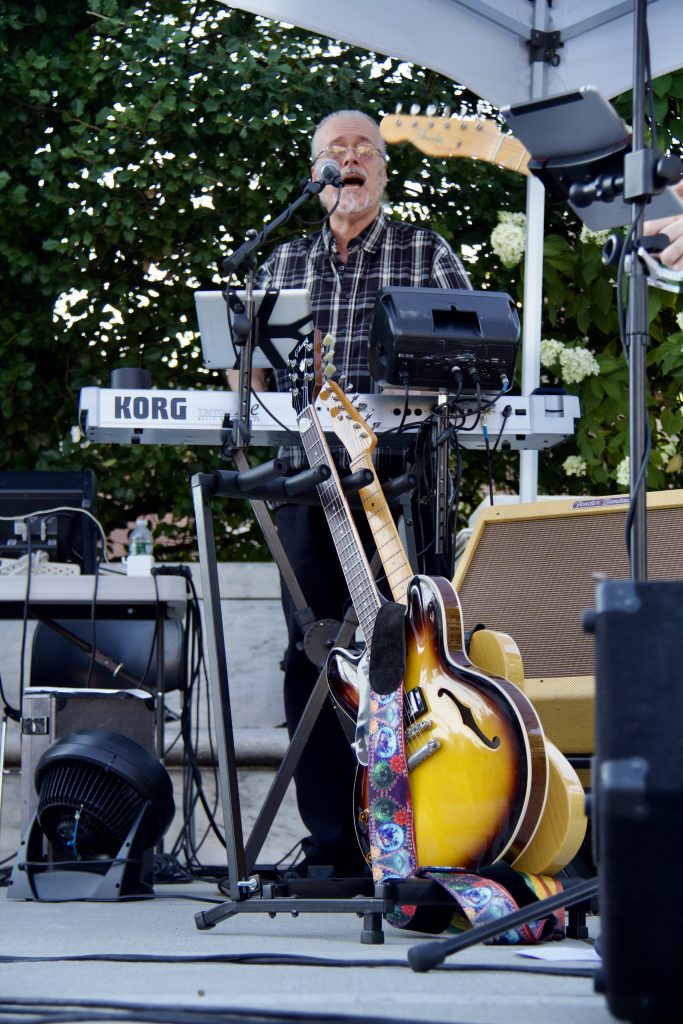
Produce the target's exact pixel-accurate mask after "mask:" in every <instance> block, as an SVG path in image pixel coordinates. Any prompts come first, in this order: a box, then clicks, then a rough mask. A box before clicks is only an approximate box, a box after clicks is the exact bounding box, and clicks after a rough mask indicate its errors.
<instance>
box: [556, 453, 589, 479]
mask: <svg viewBox="0 0 683 1024" xmlns="http://www.w3.org/2000/svg"><path fill="white" fill-rule="evenodd" d="M562 469H563V470H564V471H565V473H566V474H567V476H585V475H586V470H587V469H588V465H587V463H586V460H585V459H583V458H582V457H581V456H580V455H569V456H568V457H567V458H566V459H565V460H564V462H563V463H562Z"/></svg>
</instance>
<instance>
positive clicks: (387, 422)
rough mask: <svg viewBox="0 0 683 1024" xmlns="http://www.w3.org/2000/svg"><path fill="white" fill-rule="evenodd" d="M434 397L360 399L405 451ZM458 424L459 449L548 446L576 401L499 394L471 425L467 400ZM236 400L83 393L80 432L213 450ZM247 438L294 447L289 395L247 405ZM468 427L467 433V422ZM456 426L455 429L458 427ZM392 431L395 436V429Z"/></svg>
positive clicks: (226, 437) (194, 394)
mask: <svg viewBox="0 0 683 1024" xmlns="http://www.w3.org/2000/svg"><path fill="white" fill-rule="evenodd" d="M436 401H437V398H436V396H435V395H411V396H410V398H409V400H408V408H407V410H406V409H405V406H404V399H403V396H402V395H396V394H394V395H387V394H379V395H360V396H358V403H361V405H362V406H363V407H364V415H365V416H366V417H367V419H368V422H369V423H370V424H376V425H375V426H373V430H374V432H375V433H376V434H377V435H378V436H379V437H380V438H381V443H382V445H383V446H386V445H387V444H390V445H394V444H395V445H396V446H397V447H399V446H400V447H405V446H406V445H408V444H410V442H411V440H412V438H414V436H415V428H416V427H418V426H420V425H421V424H422V423H424V422H425V420H427V419H428V418H429V417H430V416H431V415H432V413H433V410H434V408H435V403H436ZM317 408H318V414H319V416H320V421H321V424H322V427H323V429H324V430H325V432H326V433H328V434H329V435H330V437H333V436H334V435H333V433H332V429H331V427H330V419H329V415H328V413H327V410H326V409H325V408H324V407H323V406H322V405H321V404H319V405H318V407H317ZM458 410H459V413H460V414H461V417H463V418H464V420H463V422H462V427H461V428H460V429H459V431H458V440H459V442H460V444H461V445H462V446H463V447H465V448H485V447H486V439H485V431H486V432H487V433H488V438H489V443H490V444H493V443H494V442H495V441H496V439H497V438H498V436H499V434H500V435H501V437H500V441H499V444H498V447H499V448H500V449H502V450H503V451H510V450H520V449H537V450H540V449H542V448H551V447H552V446H553V445H556V444H559V443H560V441H564V440H565V439H566V438H567V437H571V435H572V434H573V433H574V431H575V429H576V421H577V420H578V417H579V400H578V398H577V397H576V395H565V394H543V393H541V394H532V395H527V396H526V397H519V396H517V397H515V396H513V395H504V396H503V397H501V398H499V399H497V400H496V402H495V403H494V404H493V405H492V406H491V408H490V409H488V410H487V411H486V412H485V413H482V415H481V416H480V417H479V420H478V422H477V406H476V402H475V400H474V399H472V398H467V399H463V400H461V401H460V402H459V403H458ZM237 413H238V396H237V394H236V393H235V392H232V391H173V390H168V391H164V390H157V389H155V388H150V389H141V390H135V389H125V390H124V389H117V388H95V387H91V388H83V389H82V390H81V394H80V406H79V426H80V428H81V432H82V433H83V435H84V436H85V437H87V438H88V439H89V440H90V441H97V442H100V443H110V444H176V445H190V446H192V445H212V446H217V447H220V446H222V445H224V444H225V443H226V442H229V441H230V436H231V433H230V432H231V426H232V421H233V418H234V417H235V416H236V415H237ZM250 417H251V424H250V425H251V440H252V444H255V445H279V444H296V443H299V432H298V430H297V425H296V415H295V411H294V408H293V406H292V400H291V397H290V395H289V394H286V393H284V392H274V391H268V392H264V393H263V394H262V396H261V397H260V400H259V399H258V398H256V397H254V398H253V400H252V403H251V406H250ZM475 422H476V425H475V426H474V429H468V428H471V427H472V425H473V424H475ZM457 425H458V426H459V423H458V424H457ZM399 428H401V429H400V431H399Z"/></svg>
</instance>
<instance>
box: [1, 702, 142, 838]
mask: <svg viewBox="0 0 683 1024" xmlns="http://www.w3.org/2000/svg"><path fill="white" fill-rule="evenodd" d="M82 729H106V730H107V731H109V732H119V733H122V734H123V735H124V736H127V737H128V738H129V739H131V740H135V741H136V743H139V744H140V745H141V746H143V747H145V748H146V749H147V750H149V751H151V752H154V699H153V698H152V697H151V696H150V695H149V694H148V693H145V692H144V691H143V690H97V689H68V688H65V687H60V688H59V689H48V688H38V687H27V688H26V689H25V690H24V699H23V704H22V718H21V835H22V836H23V835H25V834H26V830H27V828H28V826H29V825H30V823H31V818H32V817H33V814H34V812H35V810H36V807H37V804H38V796H37V793H36V790H35V786H34V784H33V777H34V775H35V770H36V766H37V764H38V762H39V761H40V758H41V757H42V756H43V754H44V753H45V751H46V750H47V749H48V748H49V747H51V746H52V744H53V743H54V742H55V741H56V740H58V739H61V738H62V737H63V736H69V735H70V734H71V733H73V732H79V731H80V730H82Z"/></svg>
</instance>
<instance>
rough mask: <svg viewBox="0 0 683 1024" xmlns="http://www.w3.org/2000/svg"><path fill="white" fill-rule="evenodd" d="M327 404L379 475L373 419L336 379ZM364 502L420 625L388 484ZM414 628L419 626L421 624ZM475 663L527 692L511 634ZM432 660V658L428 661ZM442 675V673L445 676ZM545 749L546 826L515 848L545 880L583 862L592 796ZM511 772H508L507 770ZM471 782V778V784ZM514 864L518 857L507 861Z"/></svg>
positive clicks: (412, 618)
mask: <svg viewBox="0 0 683 1024" xmlns="http://www.w3.org/2000/svg"><path fill="white" fill-rule="evenodd" d="M320 399H321V401H322V402H323V404H325V405H326V406H327V408H328V411H329V412H330V416H331V421H332V424H333V430H334V432H335V434H336V436H337V438H338V439H339V440H340V441H341V443H342V444H343V445H344V447H345V448H346V450H347V452H348V454H349V456H350V459H351V468H352V470H353V471H356V470H358V469H368V470H370V471H371V472H373V475H374V467H373V461H372V452H373V451H374V448H375V446H376V444H377V439H376V437H375V435H374V434H373V432H372V429H371V428H370V426H369V425H368V423H367V420H366V419H365V417H364V416H363V415H362V414H361V413H360V411H359V410H358V409H356V407H355V405H354V404H353V402H352V400H351V399H349V397H348V396H347V395H346V394H344V392H343V391H342V390H341V389H340V388H339V386H338V385H337V384H336V383H335V382H334V381H328V382H327V384H326V385H325V387H324V388H323V390H322V392H321V394H320ZM360 497H361V501H362V504H363V507H364V510H365V512H366V515H367V518H368V522H369V525H370V528H371V531H372V533H373V536H374V539H375V542H376V544H377V549H378V551H379V552H380V555H381V558H382V565H383V568H384V571H385V573H386V576H387V580H388V582H389V585H390V587H391V591H392V596H393V597H394V599H395V600H396V601H397V602H399V603H402V604H406V603H408V602H413V603H412V606H409V607H410V610H409V615H408V621H409V622H411V623H413V624H415V623H416V622H417V621H418V620H419V618H420V617H422V613H421V611H420V609H419V607H418V606H417V605H416V604H415V601H416V598H417V595H416V594H415V593H414V592H411V587H412V584H411V578H412V575H413V574H412V570H411V567H410V565H409V563H408V559H407V557H406V555H405V551H404V549H403V545H402V543H401V539H400V537H399V534H398V531H397V529H396V526H395V523H394V520H393V516H392V515H391V510H390V508H389V506H388V503H387V501H386V498H385V496H384V493H383V491H382V488H381V485H380V484H379V483H378V482H377V480H376V479H375V481H374V482H373V483H372V484H370V485H369V486H367V487H364V488H362V489H361V491H360ZM413 629H414V626H413ZM459 632H460V625H459V624H458V623H455V624H454V625H453V629H452V634H454V635H458V633H459ZM442 645H443V641H442V640H441V639H439V638H432V640H431V641H430V642H429V643H428V644H427V645H426V647H425V645H424V643H423V644H422V645H421V648H418V646H417V645H413V646H412V647H409V651H410V654H409V665H410V660H411V658H412V661H413V665H412V666H410V668H409V669H408V671H407V673H406V678H407V680H411V679H412V678H413V672H414V671H415V668H416V667H417V666H416V663H417V662H420V661H421V660H422V659H424V657H425V656H424V654H422V655H420V654H419V653H418V650H420V649H422V650H431V651H432V652H434V651H438V650H441V649H442ZM471 653H472V657H473V664H476V665H478V666H479V667H480V668H481V669H483V670H484V671H485V672H486V673H487V675H488V674H489V673H492V674H493V676H494V677H496V676H497V677H498V678H499V679H500V678H502V679H504V680H506V681H509V683H510V684H512V685H514V686H516V687H517V688H518V689H520V690H521V689H523V685H524V668H523V664H522V659H521V656H520V654H519V649H518V648H517V645H516V644H515V643H514V640H512V638H511V637H509V636H508V635H507V634H503V633H498V632H494V631H492V630H483V631H481V632H480V633H475V634H474V638H473V641H472V646H471ZM454 657H455V661H456V662H457V663H458V664H459V665H461V666H462V664H463V663H464V662H467V658H466V656H465V652H464V648H463V647H462V646H461V644H460V643H458V644H457V650H456V652H455V655H454ZM427 661H429V658H427ZM417 671H418V674H419V673H424V671H425V666H424V665H421V666H420V667H418V668H417ZM432 671H433V666H432V665H430V666H429V668H427V674H430V673H431V672H432ZM439 671H440V669H437V670H436V675H437V676H438V673H439ZM344 685H345V687H346V688H345V690H344V694H343V700H344V701H345V702H346V703H347V704H349V702H352V701H353V700H354V697H353V694H352V690H351V687H350V682H349V681H348V680H347V681H346V682H345V684H344ZM545 748H546V752H547V757H548V796H547V800H546V803H545V806H544V808H543V812H542V814H541V817H540V820H539V822H538V827H537V828H536V830H535V831H534V832H533V834H532V835H531V837H530V838H529V840H528V842H526V844H525V845H523V848H521V849H520V847H521V846H522V844H521V843H520V842H519V840H518V842H517V843H516V844H513V846H512V848H511V852H512V854H513V857H512V863H513V865H514V867H515V868H516V869H518V870H520V871H530V872H533V873H538V874H556V873H557V872H558V871H560V870H561V869H562V868H563V867H565V866H566V864H568V863H569V861H570V860H571V859H572V858H573V857H574V856H575V854H576V853H577V851H578V849H579V847H580V846H581V843H582V842H583V838H584V836H585V832H586V827H587V820H586V816H585V813H584V792H583V787H582V786H581V783H580V780H579V778H578V776H577V774H576V772H575V770H574V769H573V768H572V766H571V765H570V764H569V762H568V761H567V759H566V758H565V757H564V755H563V754H562V753H561V752H560V751H559V750H558V748H557V747H556V746H555V745H554V744H553V743H551V742H550V741H548V740H546V741H545ZM481 767H482V769H483V770H490V769H491V768H495V767H496V765H495V763H494V762H491V763H490V764H486V763H482V765H481ZM506 770H507V769H506ZM468 782H469V780H468ZM419 784H420V778H419V775H417V774H416V775H415V777H414V778H413V775H412V774H411V788H415V794H414V795H415V797H416V798H417V800H418V806H420V808H421V811H422V812H423V813H424V814H425V815H426V817H427V818H428V819H429V820H430V821H431V822H432V824H433V826H436V825H440V824H441V820H442V814H441V809H440V808H439V807H438V806H437V807H436V808H435V807H434V806H433V804H432V800H431V799H430V794H424V795H423V794H422V793H421V792H420V785H419ZM472 797H473V799H475V800H476V798H477V790H476V786H475V788H474V790H473V794H472ZM507 859H510V858H507Z"/></svg>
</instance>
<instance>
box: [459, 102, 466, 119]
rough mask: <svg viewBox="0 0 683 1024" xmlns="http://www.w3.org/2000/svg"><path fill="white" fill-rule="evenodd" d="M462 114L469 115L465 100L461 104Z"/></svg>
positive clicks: (462, 115)
mask: <svg viewBox="0 0 683 1024" xmlns="http://www.w3.org/2000/svg"><path fill="white" fill-rule="evenodd" d="M460 116H461V117H467V104H466V103H464V102H463V103H461V104H460Z"/></svg>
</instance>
